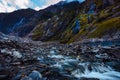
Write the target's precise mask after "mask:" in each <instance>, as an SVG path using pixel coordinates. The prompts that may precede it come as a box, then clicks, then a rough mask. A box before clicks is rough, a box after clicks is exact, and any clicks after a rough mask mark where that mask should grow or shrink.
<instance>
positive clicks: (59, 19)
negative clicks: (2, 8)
mask: <svg viewBox="0 0 120 80" xmlns="http://www.w3.org/2000/svg"><path fill="white" fill-rule="evenodd" d="M119 20H120V1H119V0H86V1H84V2H82V3H79V2H77V1H73V2H69V3H66V2H63V1H62V2H60V3H58V4H55V5H52V6H49V7H48V8H46V9H43V10H40V11H38V12H37V11H34V10H31V9H26V10H18V11H15V12H12V13H2V14H0V31H1V32H3V33H6V34H14V35H18V36H21V37H25V36H28V37H30V38H32V39H33V40H37V41H39V40H40V41H60V42H62V43H71V42H74V41H81V40H83V39H90V38H103V39H110V38H112V39H120V21H119Z"/></svg>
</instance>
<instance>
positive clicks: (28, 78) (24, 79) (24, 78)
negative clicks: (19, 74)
mask: <svg viewBox="0 0 120 80" xmlns="http://www.w3.org/2000/svg"><path fill="white" fill-rule="evenodd" d="M21 80H32V78H30V77H28V76H25V77H23V78H22V79H21ZM36 80H37V79H36Z"/></svg>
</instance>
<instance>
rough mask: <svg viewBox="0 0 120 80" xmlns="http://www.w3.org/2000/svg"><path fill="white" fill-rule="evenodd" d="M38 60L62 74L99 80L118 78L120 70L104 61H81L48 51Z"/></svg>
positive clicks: (114, 79)
mask: <svg viewBox="0 0 120 80" xmlns="http://www.w3.org/2000/svg"><path fill="white" fill-rule="evenodd" d="M38 59H39V60H40V62H44V63H49V64H50V66H51V68H54V69H57V70H58V71H59V72H60V73H61V74H62V75H64V76H70V77H73V78H78V80H79V79H81V78H95V79H100V80H120V72H117V71H115V70H114V69H113V68H111V67H110V66H108V65H106V64H105V63H102V62H101V63H98V62H81V61H80V60H78V59H77V58H75V57H72V56H65V55H60V54H58V53H55V51H50V53H49V54H48V55H47V56H46V57H42V58H38Z"/></svg>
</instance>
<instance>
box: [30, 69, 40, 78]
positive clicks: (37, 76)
mask: <svg viewBox="0 0 120 80" xmlns="http://www.w3.org/2000/svg"><path fill="white" fill-rule="evenodd" d="M29 77H30V78H31V79H32V80H42V75H41V74H40V73H39V72H38V71H36V70H34V71H32V73H30V74H29Z"/></svg>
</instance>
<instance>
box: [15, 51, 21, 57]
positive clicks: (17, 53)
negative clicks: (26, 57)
mask: <svg viewBox="0 0 120 80" xmlns="http://www.w3.org/2000/svg"><path fill="white" fill-rule="evenodd" d="M13 56H14V57H16V58H22V54H21V53H20V52H18V51H13Z"/></svg>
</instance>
